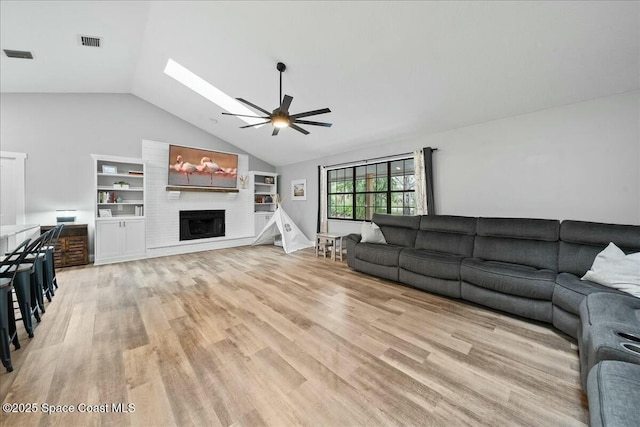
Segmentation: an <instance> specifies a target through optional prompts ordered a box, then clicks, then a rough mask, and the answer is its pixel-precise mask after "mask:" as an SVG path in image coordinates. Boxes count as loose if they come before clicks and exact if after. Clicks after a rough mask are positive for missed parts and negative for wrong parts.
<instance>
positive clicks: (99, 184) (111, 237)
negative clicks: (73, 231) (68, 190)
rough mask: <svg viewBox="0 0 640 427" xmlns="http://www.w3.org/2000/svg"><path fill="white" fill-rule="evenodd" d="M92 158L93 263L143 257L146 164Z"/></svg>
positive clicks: (116, 159)
mask: <svg viewBox="0 0 640 427" xmlns="http://www.w3.org/2000/svg"><path fill="white" fill-rule="evenodd" d="M91 157H93V170H94V182H95V187H94V188H95V193H94V194H95V200H94V203H95V205H94V206H95V225H96V227H95V239H94V240H95V246H94V248H95V251H94V263H95V264H104V263H109V262H118V261H127V260H132V259H138V258H144V257H145V253H146V232H145V228H146V222H145V216H144V214H145V172H146V165H145V163H144V162H143V161H142V160H141V159H134V158H128V157H116V156H105V155H99V154H92V155H91Z"/></svg>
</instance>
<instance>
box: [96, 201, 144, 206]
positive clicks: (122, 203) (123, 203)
mask: <svg viewBox="0 0 640 427" xmlns="http://www.w3.org/2000/svg"><path fill="white" fill-rule="evenodd" d="M98 205H109V206H111V205H144V202H143V201H142V200H139V201H137V202H120V203H98Z"/></svg>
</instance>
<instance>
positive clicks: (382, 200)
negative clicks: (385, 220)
mask: <svg viewBox="0 0 640 427" xmlns="http://www.w3.org/2000/svg"><path fill="white" fill-rule="evenodd" d="M375 206H376V212H378V207H383V208H384V210H385V212H386V210H387V194H386V193H376V195H375Z"/></svg>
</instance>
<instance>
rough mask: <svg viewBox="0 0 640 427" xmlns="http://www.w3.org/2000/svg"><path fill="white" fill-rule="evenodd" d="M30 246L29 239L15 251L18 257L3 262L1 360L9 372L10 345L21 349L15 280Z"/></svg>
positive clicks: (0, 296)
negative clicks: (14, 296) (17, 326)
mask: <svg viewBox="0 0 640 427" xmlns="http://www.w3.org/2000/svg"><path fill="white" fill-rule="evenodd" d="M28 245H29V239H27V240H25V241H24V242H22V243H21V244H20V245H18V247H17V248H16V249H15V250H14V253H16V255H15V256H13V257H11V256H9V257H7V258H5V259H4V260H2V263H3V264H4V265H3V266H2V267H0V268H2V269H4V273H3V276H4V277H0V358H1V359H2V364H3V365H4V367H5V368H7V371H8V372H11V371H13V366H12V365H11V352H10V349H9V343H10V342H13V346H14V347H15V349H16V350H17V349H19V348H20V341H19V340H18V332H17V328H16V318H15V312H14V310H13V280H14V279H15V276H16V272H17V269H18V267H19V266H20V263H21V262H22V261H23V260H24V258H25V257H26V255H27V252H26V248H27V247H28Z"/></svg>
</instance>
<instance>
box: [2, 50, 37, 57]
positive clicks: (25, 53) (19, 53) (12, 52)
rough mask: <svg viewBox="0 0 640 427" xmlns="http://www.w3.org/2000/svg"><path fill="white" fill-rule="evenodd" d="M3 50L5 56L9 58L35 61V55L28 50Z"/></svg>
mask: <svg viewBox="0 0 640 427" xmlns="http://www.w3.org/2000/svg"><path fill="white" fill-rule="evenodd" d="M2 50H4V53H5V55H7V56H8V57H9V58H20V59H33V55H32V54H31V52H29V51H27V50H9V49H2Z"/></svg>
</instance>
